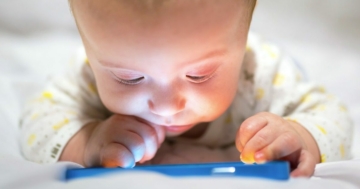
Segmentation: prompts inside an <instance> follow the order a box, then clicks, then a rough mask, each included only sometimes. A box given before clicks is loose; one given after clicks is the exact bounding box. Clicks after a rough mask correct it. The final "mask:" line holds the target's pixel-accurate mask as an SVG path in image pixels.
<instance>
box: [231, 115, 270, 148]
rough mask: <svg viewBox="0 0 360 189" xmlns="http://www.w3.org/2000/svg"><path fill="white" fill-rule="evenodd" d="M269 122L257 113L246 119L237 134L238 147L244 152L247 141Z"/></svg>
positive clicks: (236, 142)
mask: <svg viewBox="0 0 360 189" xmlns="http://www.w3.org/2000/svg"><path fill="white" fill-rule="evenodd" d="M267 124H268V120H267V119H266V118H264V117H262V116H259V115H255V116H252V117H250V118H248V119H246V120H245V121H244V122H243V123H242V124H241V126H240V129H239V130H238V132H237V136H236V141H235V144H236V148H237V149H238V150H239V151H240V152H242V150H243V148H244V146H245V145H246V143H247V142H248V141H249V140H250V139H251V138H252V137H253V136H254V135H255V134H256V133H257V132H259V131H260V130H261V129H262V128H264V127H265V126H266V125H267Z"/></svg>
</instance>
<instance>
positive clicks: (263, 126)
mask: <svg viewBox="0 0 360 189" xmlns="http://www.w3.org/2000/svg"><path fill="white" fill-rule="evenodd" d="M299 127H302V126H300V125H299V124H297V123H295V122H292V121H287V120H285V119H283V118H282V117H279V116H277V115H274V114H271V113H265V112H264V113H259V114H257V115H255V116H252V117H250V118H248V119H247V120H245V121H244V122H243V124H242V125H241V127H240V129H239V131H238V133H237V137H236V147H237V149H238V150H239V151H240V152H241V155H240V159H241V160H242V161H243V162H245V163H255V162H256V163H265V162H267V161H271V160H285V161H288V162H290V165H291V167H292V168H293V169H294V170H293V171H292V173H291V176H293V177H296V176H308V177H309V176H311V175H312V174H313V173H314V169H315V165H316V163H317V161H316V158H315V156H316V155H313V154H311V153H310V152H309V151H308V148H307V144H309V142H305V140H304V139H307V140H309V141H313V142H315V141H314V140H310V139H308V138H304V136H303V135H306V136H305V137H309V136H307V135H308V133H306V131H305V130H304V129H305V128H300V129H299ZM299 131H300V132H299ZM304 133H305V134H304ZM310 137H311V136H310ZM310 144H311V145H315V146H316V148H315V149H317V144H316V143H315V144H313V143H310Z"/></svg>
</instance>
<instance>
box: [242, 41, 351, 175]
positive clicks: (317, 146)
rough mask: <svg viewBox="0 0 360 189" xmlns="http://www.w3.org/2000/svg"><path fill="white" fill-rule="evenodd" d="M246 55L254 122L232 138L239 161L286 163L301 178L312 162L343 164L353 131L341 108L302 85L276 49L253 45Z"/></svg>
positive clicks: (313, 88)
mask: <svg viewBox="0 0 360 189" xmlns="http://www.w3.org/2000/svg"><path fill="white" fill-rule="evenodd" d="M251 50H253V51H254V52H255V53H254V54H255V56H256V57H255V58H253V59H255V60H259V62H258V63H256V71H255V74H254V85H253V91H254V101H253V102H250V104H253V108H254V109H253V111H254V112H253V115H255V116H253V117H251V118H249V119H247V120H246V121H245V122H244V123H243V124H242V125H241V128H240V130H239V132H238V134H239V136H238V137H237V145H238V148H239V150H240V151H242V153H243V154H242V157H244V156H252V157H251V158H250V159H249V158H248V157H247V158H246V159H247V160H251V159H254V158H255V160H256V159H257V160H260V159H263V160H273V159H287V160H289V159H292V160H293V163H294V166H295V167H296V166H300V169H302V173H301V174H304V173H305V172H306V173H305V174H304V175H309V173H310V175H311V173H312V171H313V168H314V167H313V166H314V164H313V163H314V161H315V162H326V161H334V160H341V159H347V158H349V157H350V147H351V138H352V130H353V125H352V122H351V120H350V117H349V115H348V113H347V111H346V108H345V107H344V105H343V104H342V103H341V102H340V101H339V100H338V99H337V98H336V97H334V96H332V95H329V94H327V93H326V91H325V89H324V88H323V87H320V86H319V85H315V84H313V83H310V82H306V81H305V80H304V79H303V76H302V73H301V71H300V69H299V67H298V66H297V65H296V64H295V63H294V61H293V60H292V59H291V58H290V57H288V56H286V55H282V54H280V52H279V50H278V49H277V48H276V47H273V46H271V45H269V44H261V45H259V43H257V45H255V48H254V49H251ZM249 75H251V74H249ZM260 112H263V113H260ZM247 135H248V136H247ZM259 144H261V145H262V146H263V147H259V146H261V145H259ZM258 148H259V149H258ZM257 151H259V152H260V151H261V152H264V153H265V156H262V154H263V153H256V152H257ZM254 153H255V154H254ZM254 155H255V157H254ZM257 155H258V156H257ZM307 159H308V160H309V161H307ZM311 159H314V160H311ZM251 161H252V160H251ZM311 169H312V170H311ZM304 170H306V171H304ZM297 172H298V171H297ZM298 173H300V172H298ZM296 174H297V173H296Z"/></svg>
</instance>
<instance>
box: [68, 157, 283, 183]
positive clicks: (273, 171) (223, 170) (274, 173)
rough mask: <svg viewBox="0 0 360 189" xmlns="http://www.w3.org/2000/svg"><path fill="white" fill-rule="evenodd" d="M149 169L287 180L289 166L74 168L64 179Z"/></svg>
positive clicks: (170, 173) (175, 173)
mask: <svg viewBox="0 0 360 189" xmlns="http://www.w3.org/2000/svg"><path fill="white" fill-rule="evenodd" d="M134 171H141V172H143V171H150V172H156V173H161V174H164V175H168V176H173V177H189V176H232V177H233V176H235V177H255V178H266V179H274V180H288V179H289V177H290V166H289V163H288V162H285V161H273V162H268V163H265V164H253V165H248V164H244V163H242V162H226V163H200V164H174V165H145V166H136V167H134V168H76V169H68V170H66V175H65V178H66V180H72V179H78V178H86V177H96V176H103V175H106V174H108V173H115V172H122V173H123V172H134Z"/></svg>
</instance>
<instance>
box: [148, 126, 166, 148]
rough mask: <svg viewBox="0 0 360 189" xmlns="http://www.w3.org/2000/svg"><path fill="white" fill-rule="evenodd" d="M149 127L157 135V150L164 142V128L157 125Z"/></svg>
mask: <svg viewBox="0 0 360 189" xmlns="http://www.w3.org/2000/svg"><path fill="white" fill-rule="evenodd" d="M151 126H152V127H153V128H154V129H155V131H156V133H157V139H158V148H159V147H160V146H161V144H162V143H163V142H164V140H165V128H164V127H163V126H158V125H151Z"/></svg>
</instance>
